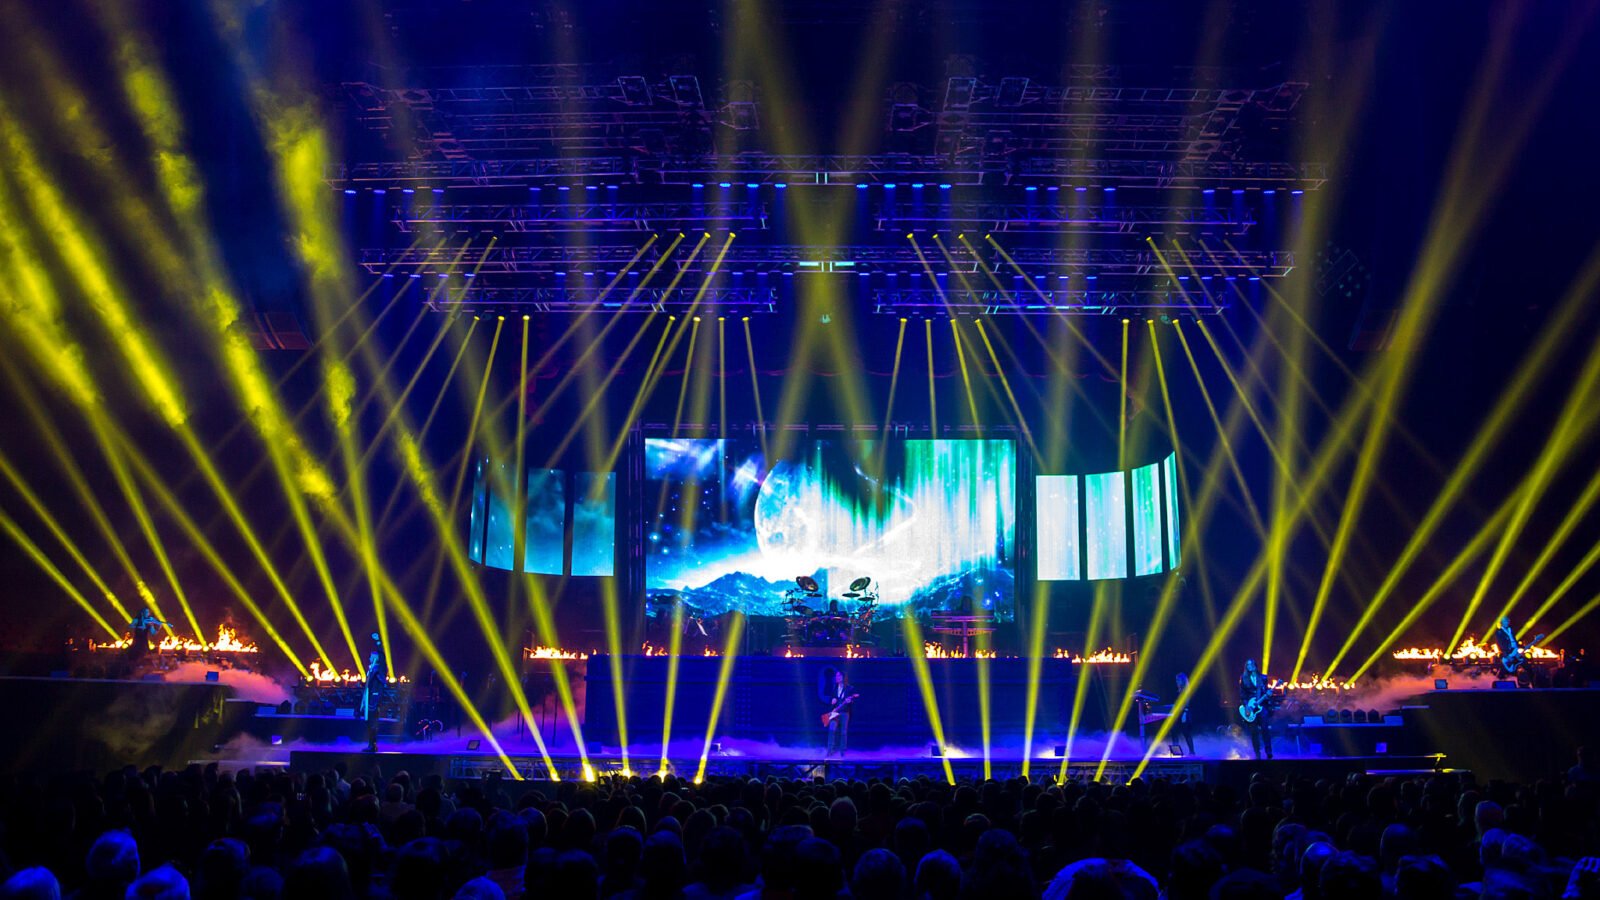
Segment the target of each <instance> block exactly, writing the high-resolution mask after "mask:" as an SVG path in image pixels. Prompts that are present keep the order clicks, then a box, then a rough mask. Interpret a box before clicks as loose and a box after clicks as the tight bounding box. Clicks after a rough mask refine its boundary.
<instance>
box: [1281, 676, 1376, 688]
mask: <svg viewBox="0 0 1600 900" xmlns="http://www.w3.org/2000/svg"><path fill="white" fill-rule="evenodd" d="M1267 686H1268V687H1271V688H1272V689H1273V690H1283V691H1334V692H1338V691H1352V690H1355V687H1356V683H1355V682H1353V681H1333V680H1332V679H1328V678H1322V677H1320V676H1317V675H1312V676H1311V678H1310V680H1309V681H1279V680H1277V679H1272V680H1271V681H1269V682H1267Z"/></svg>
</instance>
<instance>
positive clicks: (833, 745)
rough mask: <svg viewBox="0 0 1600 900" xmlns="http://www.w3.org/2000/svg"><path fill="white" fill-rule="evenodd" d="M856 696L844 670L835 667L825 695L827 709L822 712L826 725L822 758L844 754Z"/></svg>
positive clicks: (840, 756)
mask: <svg viewBox="0 0 1600 900" xmlns="http://www.w3.org/2000/svg"><path fill="white" fill-rule="evenodd" d="M858 696H860V695H859V694H857V693H856V689H855V688H854V687H851V686H850V682H849V681H848V680H846V679H845V675H844V670H843V669H835V670H834V672H833V687H832V689H831V690H830V691H829V692H828V693H827V694H826V696H825V700H826V701H827V703H828V711H827V712H826V713H824V714H823V719H825V720H826V724H827V726H828V750H827V753H825V754H824V755H823V758H824V759H831V758H834V757H839V758H842V757H843V756H844V748H845V744H846V743H847V742H848V740H849V737H850V711H851V709H852V708H853V707H854V706H855V702H856V698H857V697H858Z"/></svg>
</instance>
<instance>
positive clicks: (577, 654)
mask: <svg viewBox="0 0 1600 900" xmlns="http://www.w3.org/2000/svg"><path fill="white" fill-rule="evenodd" d="M522 658H523V659H588V658H589V654H587V653H584V652H582V651H578V650H562V649H561V648H560V647H545V646H543V645H540V646H538V647H523V648H522Z"/></svg>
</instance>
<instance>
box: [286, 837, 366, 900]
mask: <svg viewBox="0 0 1600 900" xmlns="http://www.w3.org/2000/svg"><path fill="white" fill-rule="evenodd" d="M283 892H284V893H285V894H286V895H288V896H290V897H294V898H295V900H301V898H304V900H349V898H351V897H354V896H355V891H354V889H353V888H352V887H351V884H350V870H349V868H348V867H347V866H345V864H344V857H342V856H340V855H339V854H338V853H337V852H335V851H334V850H333V849H332V848H329V847H313V848H311V849H310V850H307V851H306V852H304V853H302V854H300V855H299V856H297V857H295V860H294V862H292V863H290V864H289V867H288V869H286V870H285V871H284V873H283Z"/></svg>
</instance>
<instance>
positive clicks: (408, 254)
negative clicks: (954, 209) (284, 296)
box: [360, 240, 1295, 279]
mask: <svg viewBox="0 0 1600 900" xmlns="http://www.w3.org/2000/svg"><path fill="white" fill-rule="evenodd" d="M973 246H974V247H976V248H977V249H978V250H979V253H978V255H977V256H974V255H973V253H972V252H971V251H970V250H969V249H968V245H967V244H965V243H960V242H957V241H953V240H946V241H945V247H946V249H947V250H948V251H949V253H950V260H951V261H953V263H954V265H951V262H950V261H945V260H944V259H943V258H942V257H940V256H938V254H937V253H936V254H935V257H936V258H937V259H938V265H937V270H938V271H941V272H943V271H949V272H959V273H963V274H970V275H979V276H981V275H982V274H983V271H984V270H987V271H989V272H992V273H994V274H995V275H997V276H999V277H1002V278H1009V277H1011V275H1013V274H1014V273H1015V271H1016V269H1015V267H1013V266H1012V265H1011V264H1010V263H1008V262H1006V260H1005V258H1004V257H1002V256H1001V254H1000V252H999V251H998V250H995V249H993V248H992V247H989V246H988V244H987V242H983V243H979V244H976V245H973ZM661 249H664V248H661V247H660V246H659V243H658V245H657V246H655V247H652V248H650V249H648V250H646V251H645V254H644V256H642V257H641V258H640V263H639V264H637V265H636V266H635V270H644V269H648V268H649V267H650V265H651V264H653V263H654V262H655V261H656V260H657V259H659V258H660V256H661ZM638 252H639V244H637V243H631V244H590V245H570V246H569V245H554V246H549V245H544V246H531V247H530V246H507V245H505V244H497V245H495V246H493V247H490V248H487V249H486V250H484V251H482V252H480V253H478V254H476V255H475V256H473V257H472V258H471V259H464V258H463V257H462V255H461V253H460V251H459V250H458V249H457V248H454V247H448V246H441V247H422V246H417V247H394V248H382V247H376V248H367V249H363V250H362V251H361V256H360V264H361V266H362V267H363V268H364V269H366V270H367V271H368V272H370V273H372V274H374V275H381V274H384V273H386V272H397V273H404V272H413V271H415V272H421V273H423V274H436V273H449V274H457V273H465V272H469V271H470V272H475V273H476V274H477V275H478V276H479V277H483V276H499V275H527V276H550V275H553V274H554V273H556V272H568V273H571V274H576V273H585V274H587V273H589V272H594V273H595V274H597V275H599V274H604V275H605V276H607V277H610V276H611V275H613V274H614V273H615V272H617V271H620V269H621V267H622V266H624V265H626V264H628V263H629V262H630V261H631V260H633V258H634V255H635V254H637V253H638ZM1007 252H1008V253H1010V254H1011V257H1012V259H1014V260H1015V261H1016V264H1017V266H1020V267H1021V268H1022V270H1023V271H1025V272H1028V273H1030V274H1034V275H1037V277H1038V278H1040V279H1043V278H1046V277H1050V276H1061V275H1068V276H1077V275H1096V276H1101V277H1129V278H1162V279H1165V278H1167V277H1169V276H1168V273H1167V270H1166V269H1164V268H1163V267H1162V265H1161V259H1160V258H1158V257H1157V255H1156V254H1155V252H1154V251H1152V250H1151V249H1149V248H1148V247H1129V248H1099V247H1076V248H1065V247H1028V246H1017V247H1009V248H1007ZM1162 255H1163V256H1164V257H1165V258H1166V261H1167V264H1168V265H1170V266H1171V267H1172V269H1173V271H1175V272H1182V273H1188V272H1190V271H1191V267H1192V271H1193V272H1194V273H1195V274H1197V275H1199V276H1201V277H1207V276H1227V275H1259V276H1261V277H1263V278H1281V277H1283V276H1285V275H1287V274H1289V272H1290V271H1291V270H1292V269H1293V268H1294V264H1295V258H1294V254H1293V253H1292V252H1291V251H1288V250H1222V251H1216V252H1211V253H1208V252H1206V251H1203V250H1178V249H1173V250H1169V251H1166V252H1165V253H1163V254H1162ZM714 260H715V257H714V256H712V255H708V254H703V253H702V254H699V255H697V256H692V257H691V255H690V254H688V253H685V252H683V251H682V250H681V249H680V251H679V252H678V253H677V254H674V256H673V257H672V258H671V259H670V260H669V261H668V262H667V263H666V265H669V266H673V267H675V268H676V269H681V270H683V271H685V272H689V273H693V274H703V273H705V272H707V271H708V270H709V269H710V268H711V266H712V264H713V262H714ZM719 271H720V272H722V273H724V274H726V273H730V272H746V273H756V274H759V273H763V272H768V273H775V272H792V273H794V274H796V275H808V274H850V273H857V274H859V273H863V272H865V273H873V274H877V273H888V272H901V273H910V274H912V275H921V274H922V273H923V272H924V269H923V264H922V260H921V259H920V258H919V257H918V256H917V252H916V249H915V248H913V247H910V246H907V245H905V244H903V243H896V244H889V245H876V244H858V245H837V246H834V245H827V246H816V245H802V244H750V243H742V242H736V243H734V244H732V245H730V246H729V247H728V248H727V250H726V251H725V252H724V253H723V261H722V264H721V266H720V267H719Z"/></svg>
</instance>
